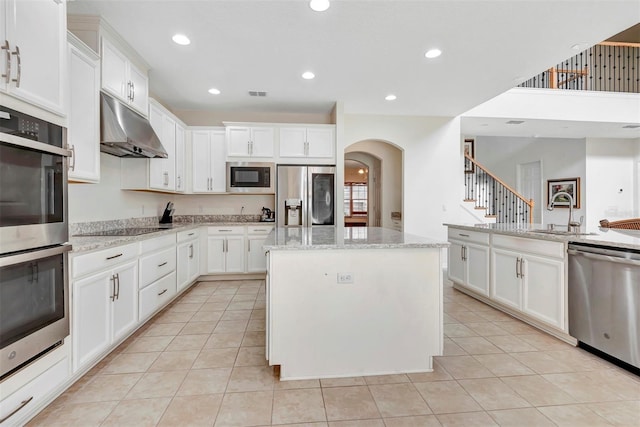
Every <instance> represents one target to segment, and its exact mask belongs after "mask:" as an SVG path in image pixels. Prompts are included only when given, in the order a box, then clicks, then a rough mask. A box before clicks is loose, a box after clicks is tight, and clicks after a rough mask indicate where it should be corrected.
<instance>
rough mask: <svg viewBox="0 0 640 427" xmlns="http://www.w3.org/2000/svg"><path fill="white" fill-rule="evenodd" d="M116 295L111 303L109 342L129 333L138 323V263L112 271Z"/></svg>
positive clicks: (131, 263)
mask: <svg viewBox="0 0 640 427" xmlns="http://www.w3.org/2000/svg"><path fill="white" fill-rule="evenodd" d="M113 275H114V276H115V280H116V283H115V286H116V295H115V298H114V299H113V301H112V302H111V341H112V342H113V341H116V340H118V339H120V338H122V337H123V336H125V335H126V334H127V333H129V332H130V331H131V330H132V329H133V328H134V327H135V326H136V325H137V323H138V262H137V261H134V262H130V263H128V264H124V265H122V266H120V267H118V268H116V269H114V270H113Z"/></svg>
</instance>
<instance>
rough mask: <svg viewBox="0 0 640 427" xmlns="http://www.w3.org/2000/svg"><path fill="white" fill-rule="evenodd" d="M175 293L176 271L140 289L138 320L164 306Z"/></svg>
mask: <svg viewBox="0 0 640 427" xmlns="http://www.w3.org/2000/svg"><path fill="white" fill-rule="evenodd" d="M175 294H176V273H175V272H174V273H171V274H169V275H167V276H165V277H163V278H162V279H160V280H158V281H157V282H155V283H153V284H151V285H149V286H147V287H146V288H144V289H142V290H141V291H140V297H139V301H140V310H139V316H140V317H139V320H140V321H142V320H144V319H146V318H147V317H149V316H150V315H151V314H153V313H154V312H156V311H157V310H158V309H160V308H161V307H164V306H165V305H166V304H167V303H168V302H169V301H170V300H171V298H173V296H174V295H175Z"/></svg>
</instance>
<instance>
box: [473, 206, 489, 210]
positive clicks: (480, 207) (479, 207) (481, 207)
mask: <svg viewBox="0 0 640 427" xmlns="http://www.w3.org/2000/svg"><path fill="white" fill-rule="evenodd" d="M474 209H478V210H482V209H485V210H486V209H489V208H486V207H484V206H476V207H475V208H474Z"/></svg>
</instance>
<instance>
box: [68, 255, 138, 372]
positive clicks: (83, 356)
mask: <svg viewBox="0 0 640 427" xmlns="http://www.w3.org/2000/svg"><path fill="white" fill-rule="evenodd" d="M72 307H73V316H72V319H73V329H72V336H73V370H74V372H75V371H77V370H78V369H80V368H82V367H83V366H85V365H86V364H88V363H90V362H91V361H93V360H94V359H95V358H96V357H98V356H99V355H101V354H102V353H103V352H104V351H105V350H107V349H108V348H109V347H110V346H111V344H112V343H114V342H116V341H118V340H119V339H120V338H122V337H123V336H125V335H126V334H127V333H128V332H130V331H131V330H132V329H133V328H135V327H136V326H137V322H138V310H137V309H138V261H137V259H136V260H134V261H129V262H125V263H123V264H121V265H118V266H116V267H113V268H111V269H109V270H106V271H102V272H99V273H96V274H93V275H91V276H89V277H86V278H83V279H80V280H77V281H75V282H74V284H73V306H72Z"/></svg>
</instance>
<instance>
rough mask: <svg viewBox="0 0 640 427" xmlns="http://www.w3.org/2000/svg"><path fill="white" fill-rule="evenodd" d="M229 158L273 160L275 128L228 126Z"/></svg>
mask: <svg viewBox="0 0 640 427" xmlns="http://www.w3.org/2000/svg"><path fill="white" fill-rule="evenodd" d="M226 129H227V157H239V158H247V157H262V158H271V159H272V158H273V156H274V154H275V153H274V146H275V132H274V128H273V127H256V126H227V128H226Z"/></svg>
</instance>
